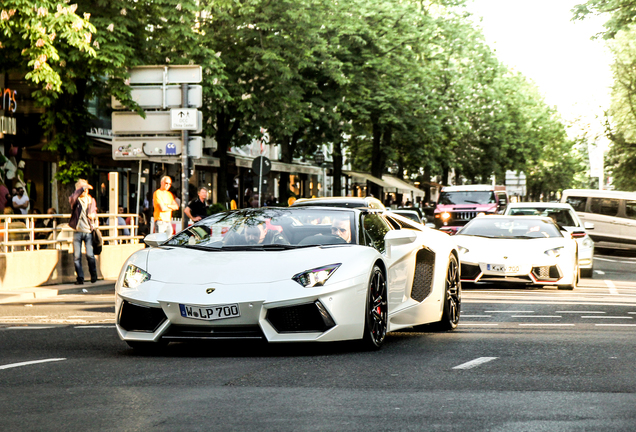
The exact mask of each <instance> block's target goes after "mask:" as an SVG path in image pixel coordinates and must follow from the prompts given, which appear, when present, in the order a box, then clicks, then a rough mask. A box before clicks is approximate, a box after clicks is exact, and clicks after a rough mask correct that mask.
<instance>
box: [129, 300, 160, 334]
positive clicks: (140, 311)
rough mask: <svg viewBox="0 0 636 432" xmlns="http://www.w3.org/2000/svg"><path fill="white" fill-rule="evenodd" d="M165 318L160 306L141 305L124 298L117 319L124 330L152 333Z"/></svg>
mask: <svg viewBox="0 0 636 432" xmlns="http://www.w3.org/2000/svg"><path fill="white" fill-rule="evenodd" d="M166 319H167V317H166V314H165V313H163V309H161V308H153V307H148V306H141V305H138V304H134V303H130V302H128V301H126V300H124V303H123V305H122V306H121V310H120V311H119V320H118V321H119V325H120V326H122V327H123V328H124V330H126V331H138V332H147V333H153V332H155V331H156V330H157V329H158V328H159V326H160V325H161V324H162V323H163V322H164V321H165V320H166Z"/></svg>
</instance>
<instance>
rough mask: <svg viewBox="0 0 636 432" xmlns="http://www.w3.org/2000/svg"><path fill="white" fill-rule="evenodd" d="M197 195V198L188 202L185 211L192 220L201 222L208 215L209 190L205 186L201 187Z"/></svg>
mask: <svg viewBox="0 0 636 432" xmlns="http://www.w3.org/2000/svg"><path fill="white" fill-rule="evenodd" d="M197 195H198V196H197V197H196V198H195V199H193V200H192V201H190V202H189V203H188V206H187V207H186V208H185V210H184V213H185V214H186V216H187V217H189V218H190V219H192V222H199V221H200V220H201V219H203V218H206V217H207V216H208V206H207V205H206V203H205V202H206V200H207V199H208V190H207V189H206V188H205V187H200V188H199V191H198V194H197Z"/></svg>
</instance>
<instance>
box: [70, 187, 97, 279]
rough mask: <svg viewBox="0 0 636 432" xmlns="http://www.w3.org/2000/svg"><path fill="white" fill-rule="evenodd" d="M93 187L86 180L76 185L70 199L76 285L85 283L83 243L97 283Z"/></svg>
mask: <svg viewBox="0 0 636 432" xmlns="http://www.w3.org/2000/svg"><path fill="white" fill-rule="evenodd" d="M90 189H93V186H91V185H89V184H88V182H87V181H86V180H84V179H79V180H78V181H77V183H75V192H73V194H72V195H71V196H70V197H69V198H68V202H69V204H70V205H71V220H70V221H69V223H68V225H69V226H70V227H71V228H73V230H74V231H75V232H74V233H73V258H74V263H75V273H76V275H77V281H76V282H75V285H82V284H83V283H84V270H83V269H82V243H84V247H85V248H86V261H88V270H89V271H90V273H91V282H92V283H95V282H96V281H97V266H96V265H95V255H94V254H93V235H92V231H93V227H94V224H95V220H96V218H97V206H96V205H95V200H94V199H93V197H92V196H90V194H89V192H88V191H89V190H90Z"/></svg>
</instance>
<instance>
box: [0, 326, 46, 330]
mask: <svg viewBox="0 0 636 432" xmlns="http://www.w3.org/2000/svg"><path fill="white" fill-rule="evenodd" d="M52 328H55V326H22V327H6V329H7V330H45V329H52Z"/></svg>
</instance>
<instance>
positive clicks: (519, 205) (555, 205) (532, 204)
mask: <svg viewBox="0 0 636 432" xmlns="http://www.w3.org/2000/svg"><path fill="white" fill-rule="evenodd" d="M508 207H516V208H547V207H550V208H562V209H570V210H574V209H573V208H572V206H571V205H570V204H568V203H549V202H517V203H509V204H508Z"/></svg>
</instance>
